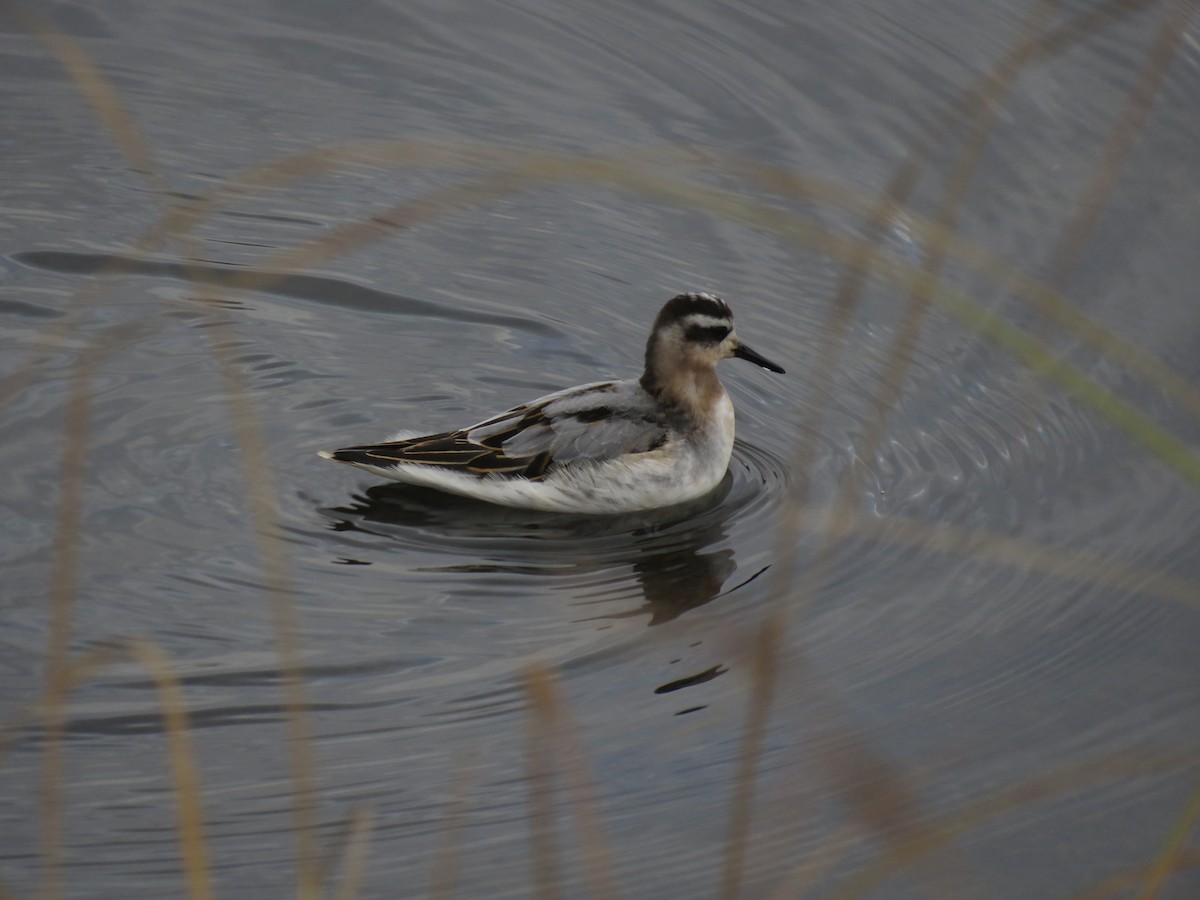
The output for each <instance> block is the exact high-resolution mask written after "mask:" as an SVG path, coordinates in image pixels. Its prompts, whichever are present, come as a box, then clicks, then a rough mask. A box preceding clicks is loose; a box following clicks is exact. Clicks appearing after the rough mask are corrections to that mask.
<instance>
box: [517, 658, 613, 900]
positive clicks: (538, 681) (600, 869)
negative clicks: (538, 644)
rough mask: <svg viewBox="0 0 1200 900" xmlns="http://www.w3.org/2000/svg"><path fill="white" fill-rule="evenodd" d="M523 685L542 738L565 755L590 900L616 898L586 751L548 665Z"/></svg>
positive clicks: (570, 801)
mask: <svg viewBox="0 0 1200 900" xmlns="http://www.w3.org/2000/svg"><path fill="white" fill-rule="evenodd" d="M524 682H525V692H526V696H528V698H529V704H530V708H531V710H532V712H533V714H534V716H535V717H536V718H537V719H538V721H539V722H540V723H541V729H540V730H541V735H542V737H543V738H545V739H547V740H548V741H549V742H551V743H552V744H553V745H554V746H557V747H558V748H559V750H560V753H561V760H562V764H561V771H562V775H563V780H564V781H565V782H566V788H567V801H568V803H567V806H568V809H569V810H570V812H571V817H572V820H573V821H574V823H575V833H576V838H577V840H576V845H577V846H578V848H579V854H580V857H581V859H582V862H583V871H584V876H585V879H586V883H587V886H588V895H589V896H591V897H597V898H609V900H611V898H615V897H616V896H617V889H616V881H615V871H616V870H615V868H614V865H613V856H612V852H611V850H610V849H609V846H608V839H607V838H606V837H605V835H604V827H603V824H602V822H601V818H600V810H599V801H598V798H597V797H596V788H595V783H594V780H593V779H592V777H591V774H590V772H589V771H588V765H587V760H586V758H585V755H584V751H583V746H582V744H581V743H580V741H579V737H578V734H577V732H576V731H575V728H574V725H573V723H572V721H571V718H570V715H569V714H568V713H567V710H566V708H565V707H564V705H563V702H562V700H561V698H560V697H559V690H558V686H557V684H556V679H555V678H554V675H553V673H551V671H550V670H549V669H547V668H546V667H545V666H542V665H534V666H531V667H529V668H528V669H526V670H525V675H524Z"/></svg>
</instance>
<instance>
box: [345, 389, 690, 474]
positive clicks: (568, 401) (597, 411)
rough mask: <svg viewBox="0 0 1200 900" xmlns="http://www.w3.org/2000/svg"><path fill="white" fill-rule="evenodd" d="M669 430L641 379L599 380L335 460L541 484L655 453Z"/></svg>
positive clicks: (352, 450) (351, 451)
mask: <svg viewBox="0 0 1200 900" xmlns="http://www.w3.org/2000/svg"><path fill="white" fill-rule="evenodd" d="M668 433H669V432H668V428H667V427H666V424H665V422H664V421H663V420H662V418H661V416H660V413H659V411H658V410H657V409H656V407H655V404H654V401H653V398H651V397H649V396H648V395H646V394H645V392H644V391H642V390H641V388H640V387H639V386H638V385H637V382H634V381H628V382H598V383H596V384H589V385H582V386H580V387H577V388H571V389H569V390H566V391H559V392H558V393H556V394H550V395H549V396H546V397H542V398H541V399H540V400H536V401H534V402H533V403H527V404H523V405H521V406H517V407H514V408H513V409H510V410H508V411H507V412H504V413H501V414H500V415H498V416H494V417H493V418H491V419H487V420H485V421H483V422H480V423H478V424H477V425H472V426H471V427H470V428H463V429H461V430H459V431H447V432H443V433H441V434H430V435H425V436H423V437H413V438H405V439H403V440H397V441H387V442H384V443H380V444H368V445H366V446H362V447H348V448H345V449H342V450H335V451H334V452H333V453H332V454H330V455H331V456H332V458H333V459H336V460H340V461H341V462H348V463H358V464H359V465H367V466H375V467H377V468H390V467H392V466H396V465H400V464H412V465H425V466H444V467H446V468H452V469H456V470H458V471H461V472H470V473H472V474H475V475H479V476H484V475H502V476H506V477H518V478H527V479H529V480H531V481H538V480H540V479H542V478H545V477H546V475H548V474H549V473H550V471H551V470H552V469H553V467H554V466H555V465H564V464H566V465H569V464H572V463H576V462H579V461H583V460H607V459H613V458H615V457H617V456H620V455H622V454H625V453H641V452H646V451H648V450H654V449H656V448H658V447H660V446H662V444H663V443H664V442H665V441H666V439H667V435H668Z"/></svg>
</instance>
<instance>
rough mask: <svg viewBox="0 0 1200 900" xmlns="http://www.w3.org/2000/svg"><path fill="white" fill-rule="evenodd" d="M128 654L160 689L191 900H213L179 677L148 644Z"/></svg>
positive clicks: (134, 647) (164, 656) (135, 645)
mask: <svg viewBox="0 0 1200 900" xmlns="http://www.w3.org/2000/svg"><path fill="white" fill-rule="evenodd" d="M128 648H129V652H130V653H131V654H132V655H133V656H134V658H136V659H137V660H138V661H139V662H141V664H142V665H143V666H144V667H145V669H146V671H147V672H149V673H150V675H151V677H152V678H153V679H154V683H155V686H156V687H157V689H158V705H159V710H160V711H161V713H162V718H163V730H164V731H165V732H166V736H167V758H168V759H169V760H170V763H171V771H172V773H173V775H174V781H175V805H176V810H177V814H178V822H179V845H180V850H181V851H182V854H183V868H184V874H185V876H186V879H187V886H188V896H189V897H191V898H192V900H211V898H212V896H213V891H212V879H211V876H210V874H209V859H208V846H207V843H206V842H205V838H204V814H203V810H202V805H201V802H200V787H199V785H200V778H199V775H198V773H197V770H196V762H195V755H194V753H193V751H192V745H191V737H190V734H189V731H188V721H187V708H186V706H185V704H184V700H183V691H182V690H181V688H180V685H179V677H178V676H177V675H176V674H175V669H174V667H173V666H172V665H171V661H170V659H169V658H168V657H167V654H166V653H164V652H163V650H162V649H161V648H160V647H159V646H158V645H156V644H152V643H150V642H149V641H140V640H134V641H129V642H128Z"/></svg>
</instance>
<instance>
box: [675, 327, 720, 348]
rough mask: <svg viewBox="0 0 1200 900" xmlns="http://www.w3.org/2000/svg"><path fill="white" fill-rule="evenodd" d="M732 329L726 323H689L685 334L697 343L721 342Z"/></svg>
mask: <svg viewBox="0 0 1200 900" xmlns="http://www.w3.org/2000/svg"><path fill="white" fill-rule="evenodd" d="M731 330H732V329H730V328H728V327H726V326H724V325H708V326H705V325H689V326H688V329H687V331H685V332H684V333H683V336H684V337H685V338H687V339H688V340H689V341H693V342H694V343H697V344H719V343H721V341H723V340H725V338H727V337H729V332H730V331H731Z"/></svg>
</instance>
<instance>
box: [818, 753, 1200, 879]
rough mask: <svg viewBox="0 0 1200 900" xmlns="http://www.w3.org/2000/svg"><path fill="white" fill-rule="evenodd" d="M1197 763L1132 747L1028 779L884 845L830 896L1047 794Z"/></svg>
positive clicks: (1194, 757) (883, 875) (1191, 757)
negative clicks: (877, 855)
mask: <svg viewBox="0 0 1200 900" xmlns="http://www.w3.org/2000/svg"><path fill="white" fill-rule="evenodd" d="M1197 768H1200V754H1197V751H1196V748H1187V749H1183V750H1180V749H1161V748H1151V747H1137V748H1134V749H1132V750H1121V751H1118V752H1116V753H1111V754H1107V755H1105V756H1103V757H1099V758H1096V759H1092V760H1087V761H1085V762H1082V763H1076V764H1074V765H1071V766H1067V767H1065V768H1063V769H1061V770H1059V771H1057V772H1051V773H1048V774H1046V775H1039V776H1035V777H1033V778H1029V779H1027V780H1026V781H1024V782H1021V783H1020V784H1018V785H1016V786H1014V787H1011V788H1009V789H1007V790H1003V791H999V792H997V793H995V794H992V795H991V796H988V797H985V798H984V799H982V800H979V801H977V802H975V803H971V804H969V805H968V806H966V807H964V808H961V809H958V810H955V811H953V812H950V813H947V814H945V815H943V816H941V817H940V818H939V820H938V821H936V822H934V823H932V825H931V826H930V827H928V828H925V829H922V830H921V831H920V832H917V833H916V834H914V835H912V836H911V837H909V838H907V839H904V840H902V841H901V842H900V843H899V844H898V845H897V846H893V847H890V848H888V849H887V850H886V851H885V852H884V853H883V854H882V855H881V857H880V858H879V859H878V860H876V861H875V862H874V863H872V864H870V865H868V866H865V867H864V868H863V869H862V870H860V871H859V872H857V873H856V874H855V875H852V876H850V877H849V878H846V879H845V880H844V881H843V882H842V884H841V885H840V886H839V887H838V889H837V890H835V891H834V892H833V894H832V895H831V896H832V898H833V900H852V898H857V897H862V896H864V895H866V894H867V893H868V892H869V891H871V890H873V889H875V888H877V887H878V886H879V885H881V884H883V883H884V882H885V881H886V880H887V879H888V878H890V877H891V876H893V875H895V874H897V873H899V872H901V871H903V870H905V869H907V868H909V867H911V866H912V865H914V864H915V863H916V862H918V861H919V860H921V859H923V858H924V857H926V856H928V855H929V854H931V853H934V852H937V851H939V850H941V849H943V848H944V847H946V846H947V845H949V844H950V843H951V842H952V841H954V840H956V839H957V838H959V837H961V836H962V835H965V834H967V833H969V832H970V831H972V830H973V829H975V828H978V827H979V826H980V825H983V824H984V823H986V822H989V821H992V820H993V819H997V818H1000V817H1002V816H1004V815H1007V814H1008V813H1011V812H1014V811H1016V810H1020V809H1027V808H1028V807H1030V806H1033V805H1034V804H1036V803H1040V802H1043V801H1045V800H1048V799H1051V798H1053V797H1059V796H1062V795H1064V794H1071V793H1075V792H1078V791H1080V790H1083V789H1084V788H1088V787H1093V786H1096V785H1101V784H1108V783H1111V782H1114V781H1121V780H1126V779H1133V778H1144V777H1147V776H1153V775H1159V776H1162V775H1173V774H1176V773H1179V772H1195V771H1196V770H1197Z"/></svg>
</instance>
